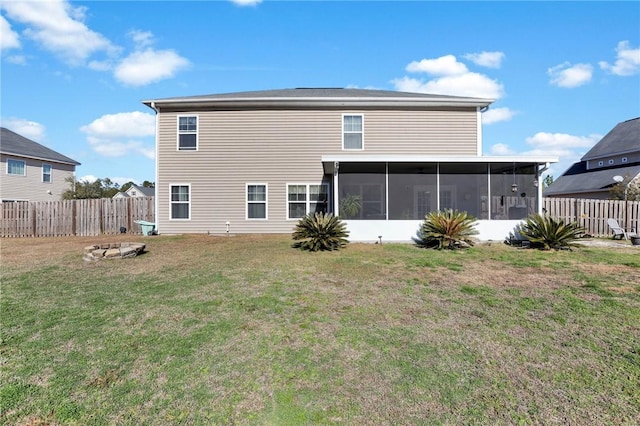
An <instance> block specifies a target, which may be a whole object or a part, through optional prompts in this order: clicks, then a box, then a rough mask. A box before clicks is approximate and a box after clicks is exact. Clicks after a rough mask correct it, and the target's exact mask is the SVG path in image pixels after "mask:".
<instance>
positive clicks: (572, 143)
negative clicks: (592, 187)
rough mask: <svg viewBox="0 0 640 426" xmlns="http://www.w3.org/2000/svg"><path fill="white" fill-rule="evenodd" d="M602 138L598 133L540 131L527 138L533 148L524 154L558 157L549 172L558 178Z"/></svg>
mask: <svg viewBox="0 0 640 426" xmlns="http://www.w3.org/2000/svg"><path fill="white" fill-rule="evenodd" d="M600 139H602V135H598V134H592V135H588V136H575V135H570V134H567V133H548V132H538V133H536V134H535V135H533V136H531V137H528V138H526V142H527V144H528V145H530V146H531V148H532V149H530V150H529V151H526V152H523V153H522V154H523V155H538V156H552V157H558V159H559V162H558V163H556V164H553V165H551V168H550V170H549V172H548V173H549V174H552V175H553V176H555V177H556V178H557V177H560V175H561V174H562V173H564V172H565V171H566V170H567V169H568V168H569V167H571V165H572V164H573V163H575V162H577V161H580V158H582V156H583V155H584V154H586V152H587V151H588V150H589V149H591V147H593V146H594V145H595V144H596V143H597V142H598V141H599V140H600Z"/></svg>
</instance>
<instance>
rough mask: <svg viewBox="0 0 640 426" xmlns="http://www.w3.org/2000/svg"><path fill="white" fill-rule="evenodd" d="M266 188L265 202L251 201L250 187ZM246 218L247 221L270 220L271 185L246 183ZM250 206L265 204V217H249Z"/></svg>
mask: <svg viewBox="0 0 640 426" xmlns="http://www.w3.org/2000/svg"><path fill="white" fill-rule="evenodd" d="M250 186H264V201H249V187H250ZM244 201H245V203H244V206H245V208H244V210H245V212H244V218H245V219H246V220H269V184H267V183H263V182H260V183H255V182H250V183H246V184H245V186H244ZM249 204H264V217H249Z"/></svg>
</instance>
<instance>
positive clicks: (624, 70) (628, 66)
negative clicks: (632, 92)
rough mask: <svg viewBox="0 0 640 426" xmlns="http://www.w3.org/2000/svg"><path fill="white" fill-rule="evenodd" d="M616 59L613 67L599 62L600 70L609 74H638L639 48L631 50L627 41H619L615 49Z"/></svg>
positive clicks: (639, 62)
mask: <svg viewBox="0 0 640 426" xmlns="http://www.w3.org/2000/svg"><path fill="white" fill-rule="evenodd" d="M616 52H617V58H616V62H615V64H613V65H610V64H609V63H608V62H605V61H601V62H599V65H600V68H602V69H603V70H605V71H608V72H610V73H611V74H615V75H619V76H630V75H634V74H637V73H638V72H640V48H636V49H633V48H631V46H630V45H629V42H628V41H626V40H625V41H621V42H620V43H618V47H617V48H616Z"/></svg>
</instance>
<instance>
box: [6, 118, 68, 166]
mask: <svg viewBox="0 0 640 426" xmlns="http://www.w3.org/2000/svg"><path fill="white" fill-rule="evenodd" d="M0 152H1V153H2V154H7V155H15V156H18V157H26V158H35V159H37V160H45V161H51V162H54V163H62V164H71V165H74V166H79V165H80V163H78V162H77V161H76V160H73V159H71V158H69V157H67V156H66V155H62V154H60V153H59V152H56V151H54V150H52V149H50V148H47V147H46V146H44V145H40V144H39V143H37V142H34V141H32V140H31V139H27V138H25V137H24V136H21V135H19V134H17V133H15V132H12V131H11V130H9V129H6V128H4V127H0Z"/></svg>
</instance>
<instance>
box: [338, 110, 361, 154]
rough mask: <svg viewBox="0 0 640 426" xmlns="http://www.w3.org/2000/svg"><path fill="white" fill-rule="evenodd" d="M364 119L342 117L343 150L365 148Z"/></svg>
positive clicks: (355, 116)
mask: <svg viewBox="0 0 640 426" xmlns="http://www.w3.org/2000/svg"><path fill="white" fill-rule="evenodd" d="M363 121H364V117H363V116H362V115H347V114H344V115H343V116H342V149H355V150H362V149H363V148H364V137H363V134H364V131H363Z"/></svg>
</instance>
